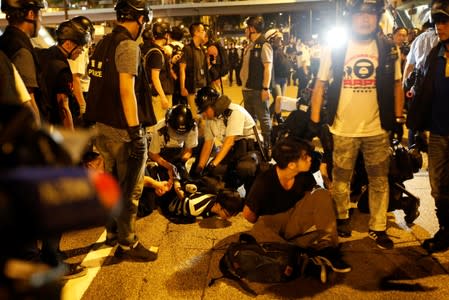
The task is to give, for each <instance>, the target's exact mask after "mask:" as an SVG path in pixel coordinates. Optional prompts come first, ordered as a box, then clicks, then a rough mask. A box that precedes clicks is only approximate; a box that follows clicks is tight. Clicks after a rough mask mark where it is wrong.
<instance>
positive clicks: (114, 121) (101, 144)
mask: <svg viewBox="0 0 449 300" xmlns="http://www.w3.org/2000/svg"><path fill="white" fill-rule="evenodd" d="M114 9H115V11H116V13H117V23H118V24H117V26H116V27H115V28H114V29H113V30H112V33H110V34H108V35H106V36H105V37H104V38H103V39H102V40H101V41H100V42H99V43H98V44H97V46H96V48H95V51H94V53H93V55H92V57H91V62H90V64H89V69H88V73H89V75H90V76H91V83H90V88H89V94H88V97H87V107H86V114H85V118H86V119H87V120H89V121H94V122H96V127H97V129H98V132H99V134H98V136H97V139H96V146H97V148H98V150H99V151H100V154H101V155H102V156H103V158H104V161H105V169H106V171H107V172H110V173H112V174H114V175H115V176H116V177H117V178H118V181H119V183H120V186H121V188H122V192H123V197H122V203H121V204H122V205H121V210H120V213H119V215H118V216H117V217H116V218H115V219H114V220H111V222H109V223H108V224H107V226H106V230H107V236H106V244H107V245H111V246H112V245H115V244H117V242H118V243H119V247H117V250H116V251H115V254H114V255H115V256H116V257H117V258H120V259H130V260H136V261H153V260H155V259H156V258H157V253H154V252H152V251H150V250H148V249H147V248H145V247H144V246H143V245H142V244H141V243H140V242H139V239H138V237H137V235H136V232H135V220H136V213H137V203H138V201H139V198H140V195H141V194H142V189H143V178H144V169H145V162H146V160H147V141H146V137H145V129H144V128H143V127H145V126H152V125H154V124H155V123H156V122H155V117H154V112H153V108H152V106H151V94H150V93H149V89H147V88H148V87H149V83H148V82H147V81H145V80H144V79H145V76H144V73H143V68H142V66H141V64H140V51H139V45H138V43H137V42H136V40H137V39H138V38H139V37H140V35H141V33H142V29H143V27H144V24H145V23H148V22H150V21H151V19H152V11H151V8H150V5H149V2H148V1H146V0H118V1H117V3H116V5H115V8H114Z"/></svg>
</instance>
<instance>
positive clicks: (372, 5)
mask: <svg viewBox="0 0 449 300" xmlns="http://www.w3.org/2000/svg"><path fill="white" fill-rule="evenodd" d="M384 7H385V3H384V0H347V2H346V10H347V12H348V14H350V15H352V14H356V13H369V14H376V15H377V16H380V15H382V14H383V12H384Z"/></svg>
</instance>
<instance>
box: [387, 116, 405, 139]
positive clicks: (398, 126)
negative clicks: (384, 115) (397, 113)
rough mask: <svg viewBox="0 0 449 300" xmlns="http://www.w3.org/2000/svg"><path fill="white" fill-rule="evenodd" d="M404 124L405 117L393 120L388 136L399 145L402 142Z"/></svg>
mask: <svg viewBox="0 0 449 300" xmlns="http://www.w3.org/2000/svg"><path fill="white" fill-rule="evenodd" d="M404 124H405V117H397V118H396V119H395V122H394V124H393V129H392V130H391V136H390V138H391V139H392V140H397V141H398V142H399V143H400V142H401V141H402V137H403V136H404Z"/></svg>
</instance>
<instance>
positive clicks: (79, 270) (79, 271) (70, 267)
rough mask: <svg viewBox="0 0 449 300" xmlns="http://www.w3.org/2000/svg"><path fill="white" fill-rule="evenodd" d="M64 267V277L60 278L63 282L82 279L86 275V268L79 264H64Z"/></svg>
mask: <svg viewBox="0 0 449 300" xmlns="http://www.w3.org/2000/svg"><path fill="white" fill-rule="evenodd" d="M64 267H65V269H66V271H65V273H64V275H63V276H62V279H63V280H69V279H74V278H78V277H83V276H85V275H86V274H87V269H86V267H83V266H81V265H80V264H67V263H64Z"/></svg>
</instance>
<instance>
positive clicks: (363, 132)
mask: <svg viewBox="0 0 449 300" xmlns="http://www.w3.org/2000/svg"><path fill="white" fill-rule="evenodd" d="M334 51H335V49H334ZM378 62H379V55H378V50H377V45H376V41H375V40H373V41H371V42H370V43H356V42H354V41H349V43H348V49H347V51H346V57H345V62H344V69H343V74H344V75H343V80H342V86H341V94H340V99H339V102H338V109H337V114H336V116H335V120H334V123H333V124H332V127H331V128H330V130H331V132H332V133H333V134H336V135H339V136H347V137H364V136H374V135H379V134H382V133H384V130H383V129H382V128H381V125H380V117H379V106H378V103H377V91H376V68H377V66H378ZM334 71H336V72H339V71H340V70H334ZM330 76H331V50H330V49H326V51H323V57H322V60H321V66H320V71H319V72H318V78H319V79H320V80H323V81H329V79H330Z"/></svg>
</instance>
